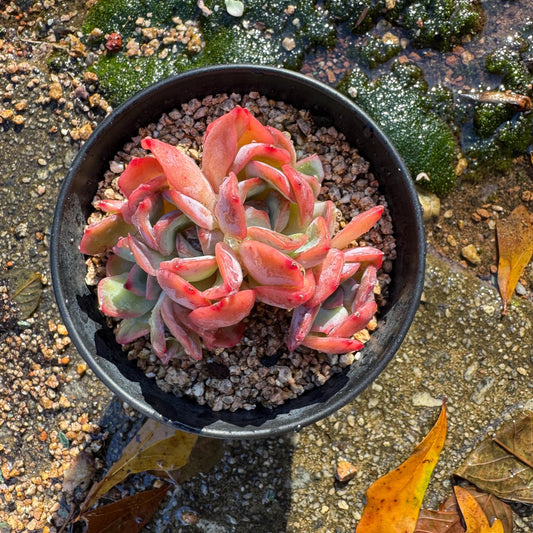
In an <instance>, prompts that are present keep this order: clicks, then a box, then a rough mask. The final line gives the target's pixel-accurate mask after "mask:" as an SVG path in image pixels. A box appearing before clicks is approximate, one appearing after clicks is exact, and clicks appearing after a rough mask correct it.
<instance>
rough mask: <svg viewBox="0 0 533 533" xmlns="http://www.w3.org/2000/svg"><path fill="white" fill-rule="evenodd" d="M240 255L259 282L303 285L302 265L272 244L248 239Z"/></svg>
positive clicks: (297, 286)
mask: <svg viewBox="0 0 533 533" xmlns="http://www.w3.org/2000/svg"><path fill="white" fill-rule="evenodd" d="M240 255H241V260H242V262H243V263H244V266H245V267H246V269H247V270H248V272H249V274H250V276H252V278H254V279H255V280H256V281H257V282H258V283H260V284H262V285H286V286H289V287H294V288H300V287H303V284H304V271H303V268H302V267H301V265H299V264H298V263H297V262H296V261H295V260H293V259H291V258H290V257H287V256H286V255H285V254H283V253H282V252H280V251H279V250H276V249H275V248H273V247H272V246H268V244H263V243H262V242H259V241H250V240H246V241H243V242H242V244H241V247H240Z"/></svg>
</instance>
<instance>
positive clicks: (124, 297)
mask: <svg viewBox="0 0 533 533" xmlns="http://www.w3.org/2000/svg"><path fill="white" fill-rule="evenodd" d="M127 279H128V275H127V274H119V275H118V276H112V277H108V278H103V279H102V280H101V281H100V282H99V283H98V287H97V293H98V305H99V306H100V309H101V310H102V313H104V314H105V315H107V316H112V317H115V318H134V317H137V316H141V315H144V314H145V313H146V312H147V311H149V310H150V309H151V308H152V307H153V305H154V302H150V301H148V300H146V298H144V297H143V296H137V295H136V294H134V293H133V292H131V291H129V290H127V289H126V288H124V284H125V283H126V280H127Z"/></svg>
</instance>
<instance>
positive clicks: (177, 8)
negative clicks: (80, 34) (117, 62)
mask: <svg viewBox="0 0 533 533" xmlns="http://www.w3.org/2000/svg"><path fill="white" fill-rule="evenodd" d="M197 11H198V8H197V6H196V1H195V0H164V1H162V0H99V1H98V2H97V3H96V4H95V5H94V6H93V7H91V9H90V10H89V13H88V15H87V18H86V19H85V23H84V26H83V31H84V32H86V33H89V32H90V31H91V30H92V29H94V28H99V29H101V30H102V31H103V32H104V33H112V32H119V33H120V34H121V35H122V36H130V35H131V34H133V31H134V30H135V21H136V20H137V19H138V18H139V17H143V18H145V19H147V18H149V19H150V20H151V24H153V25H154V26H165V25H170V24H171V23H172V17H175V16H179V17H180V18H181V19H182V20H188V19H192V18H194V17H195V15H196V13H197ZM149 13H151V16H150V17H148V14H149Z"/></svg>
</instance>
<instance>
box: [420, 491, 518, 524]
mask: <svg viewBox="0 0 533 533" xmlns="http://www.w3.org/2000/svg"><path fill="white" fill-rule="evenodd" d="M463 488H464V489H465V490H467V491H468V492H469V493H470V494H472V496H473V497H474V498H475V499H476V501H477V502H478V504H479V505H480V507H481V508H482V509H483V512H484V513H485V515H486V517H487V518H488V520H489V522H492V521H494V520H495V519H496V518H498V519H500V520H501V522H502V525H503V530H504V533H512V532H513V512H512V511H511V508H510V507H509V506H508V505H507V504H506V503H504V502H503V501H502V500H500V499H499V498H496V496H493V495H492V494H488V493H487V492H480V491H479V490H477V489H476V487H474V486H473V485H466V486H465V487H463ZM413 533H465V528H464V527H463V524H462V522H461V515H460V512H459V505H458V504H457V499H456V497H455V494H453V495H450V496H449V497H448V498H446V500H445V501H444V502H443V503H442V504H441V506H440V507H439V510H438V511H433V510H428V509H422V510H421V511H420V514H419V515H418V522H417V524H416V529H415V530H414V532H413Z"/></svg>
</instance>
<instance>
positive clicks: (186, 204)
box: [165, 189, 215, 230]
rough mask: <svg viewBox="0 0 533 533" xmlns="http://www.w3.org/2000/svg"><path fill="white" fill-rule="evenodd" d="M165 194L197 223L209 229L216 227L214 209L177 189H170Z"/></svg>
mask: <svg viewBox="0 0 533 533" xmlns="http://www.w3.org/2000/svg"><path fill="white" fill-rule="evenodd" d="M165 196H166V197H167V198H168V199H169V201H170V202H172V203H173V204H174V205H175V206H176V207H177V208H178V209H179V210H181V211H182V213H183V214H185V215H187V216H188V217H189V218H190V219H191V220H192V221H193V222H194V223H195V224H196V225H198V226H200V227H201V228H204V229H208V230H212V229H214V228H215V219H214V217H213V213H212V211H210V210H209V209H207V207H205V206H204V205H203V204H202V203H200V202H199V201H198V200H195V199H194V198H191V197H190V196H187V195H185V194H183V193H181V192H180V191H177V190H176V189H169V190H168V191H167V192H166V195H165Z"/></svg>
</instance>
